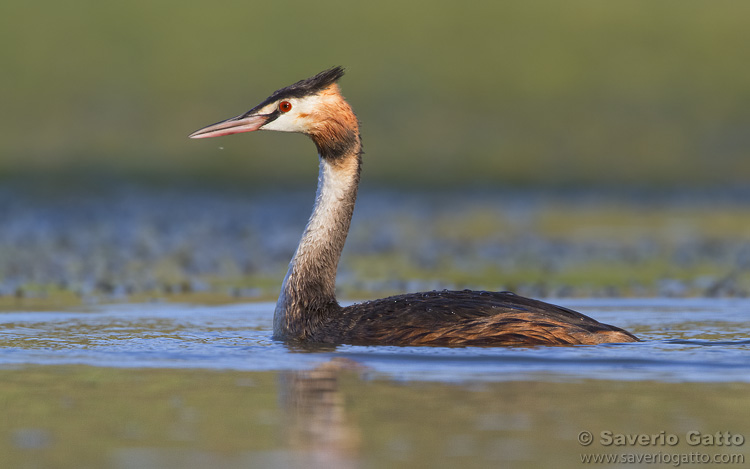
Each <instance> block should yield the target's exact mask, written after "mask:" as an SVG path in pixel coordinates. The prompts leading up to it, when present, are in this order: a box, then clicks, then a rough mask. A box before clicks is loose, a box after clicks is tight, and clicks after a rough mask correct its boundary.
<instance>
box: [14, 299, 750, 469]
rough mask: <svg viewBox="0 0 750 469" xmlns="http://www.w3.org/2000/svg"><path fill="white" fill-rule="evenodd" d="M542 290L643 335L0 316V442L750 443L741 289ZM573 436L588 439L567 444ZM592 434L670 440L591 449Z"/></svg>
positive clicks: (112, 310)
mask: <svg viewBox="0 0 750 469" xmlns="http://www.w3.org/2000/svg"><path fill="white" fill-rule="evenodd" d="M558 303H561V304H563V305H564V306H569V307H572V308H575V309H578V310H579V311H582V312H583V313H585V314H589V315H591V316H593V317H595V318H597V319H599V320H601V321H603V322H608V323H612V324H616V325H618V326H621V327H624V328H627V329H629V330H631V331H633V332H634V333H636V334H637V335H638V336H639V337H641V338H642V339H643V342H640V343H632V344H611V345H599V346H576V347H528V348H479V347H469V348H440V347H363V346H338V347H311V348H305V349H300V348H298V347H290V346H287V345H285V344H283V343H279V342H275V341H273V340H271V332H270V328H271V316H272V311H273V305H272V304H269V303H249V304H231V305H223V306H195V305H181V304H165V303H146V304H121V305H107V306H96V307H88V308H85V309H78V310H67V311H49V312H5V313H0V340H2V344H3V347H2V349H0V380H2V383H3V386H2V387H1V388H0V389H2V390H0V402H2V403H3V404H2V405H3V414H4V415H5V418H4V419H3V420H2V423H1V424H0V452H2V454H4V455H8V457H9V461H10V462H11V463H12V465H11V466H9V467H127V468H130V467H181V468H184V467H209V466H213V467H269V466H276V467H290V466H292V467H294V466H299V467H316V466H318V467H454V466H457V465H460V466H466V467H500V466H502V467H553V466H554V467H568V466H569V467H574V466H578V465H579V464H580V461H581V459H580V458H581V457H583V456H582V455H586V454H616V455H618V457H619V455H631V456H633V455H634V454H640V455H644V454H651V453H657V452H662V454H666V453H669V454H670V455H680V454H683V453H684V454H687V453H689V452H691V451H692V452H694V453H695V452H700V453H701V454H704V455H707V457H711V458H714V457H727V458H731V457H734V458H739V457H743V458H746V457H748V456H750V454H748V447H750V443H745V444H743V445H741V446H716V445H713V446H705V445H700V446H697V447H696V446H691V445H688V444H687V441H686V434H687V432H691V431H692V432H703V433H706V434H708V433H710V434H714V433H715V432H717V431H718V432H730V433H732V434H740V435H742V436H743V438H750V423H748V422H750V361H748V360H747V357H748V352H750V340H749V339H748V338H747V331H748V330H750V314H749V313H750V300H747V299H720V300H716V299H645V300H638V299H589V300H572V299H568V300H560V301H558ZM584 431H589V432H592V435H594V437H595V440H594V442H593V444H591V445H590V446H583V445H581V444H580V443H579V442H578V440H577V438H578V437H579V434H580V433H581V432H584ZM608 431H609V432H613V433H615V434H617V433H623V434H624V433H648V434H659V432H664V434H665V435H671V434H674V435H675V436H677V438H678V439H679V443H678V444H677V445H675V446H669V445H656V446H655V445H647V446H635V447H633V446H626V447H613V446H605V445H603V444H601V441H600V440H599V435H600V433H601V432H608ZM622 457H625V456H622ZM735 462H736V461H735ZM668 466H674V464H667V465H662V466H659V465H656V467H668ZM684 466H685V467H692V466H691V465H690V464H684ZM628 467H630V465H629V466H628ZM636 467H638V465H636ZM740 467H741V465H740Z"/></svg>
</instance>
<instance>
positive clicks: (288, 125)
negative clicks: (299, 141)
mask: <svg viewBox="0 0 750 469" xmlns="http://www.w3.org/2000/svg"><path fill="white" fill-rule="evenodd" d="M261 130H275V131H278V132H304V129H302V128H300V126H299V125H298V123H297V119H295V118H294V116H291V115H289V114H282V115H280V116H279V117H278V118H276V120H273V121H271V122H269V123H268V124H266V125H264V126H263V127H261Z"/></svg>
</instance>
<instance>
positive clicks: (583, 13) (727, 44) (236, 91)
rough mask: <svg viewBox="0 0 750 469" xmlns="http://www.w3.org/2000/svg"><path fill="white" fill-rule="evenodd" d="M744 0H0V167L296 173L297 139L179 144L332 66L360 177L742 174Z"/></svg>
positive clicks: (634, 179)
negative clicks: (361, 151)
mask: <svg viewBox="0 0 750 469" xmlns="http://www.w3.org/2000/svg"><path fill="white" fill-rule="evenodd" d="M748 18H750V3H747V2H733V1H716V2H706V1H687V0H674V1H653V0H637V1H636V0H633V1H628V2H613V1H578V0H575V1H566V2H560V1H557V0H536V1H507V2H448V1H442V0H436V1H433V2H429V3H425V2H412V1H404V0H400V1H392V0H383V1H379V2H344V1H327V0H319V1H276V2H253V1H221V2H192V3H191V2H181V1H180V2H178V1H175V0H160V1H149V2H146V1H130V2H99V1H83V0H73V1H67V2H55V1H51V0H40V1H37V2H21V1H14V0H10V1H5V2H3V3H2V6H0V61H1V63H2V68H1V70H0V96H1V97H2V99H1V103H0V104H1V107H2V112H0V128H2V138H1V139H0V178H1V179H0V180H6V181H8V180H14V181H18V180H26V179H28V180H40V181H47V182H50V181H55V182H57V183H65V182H66V181H67V182H70V183H77V182H79V181H84V180H93V181H97V180H99V181H102V180H103V181H111V180H120V179H121V180H135V181H146V182H153V183H156V184H160V183H173V182H181V181H182V182H190V183H193V182H204V183H208V184H216V185H220V186H246V187H257V186H267V185H274V186H278V185H283V184H296V183H297V182H298V181H308V183H309V184H313V183H314V174H315V166H316V161H315V157H314V147H313V146H312V145H311V144H310V143H309V142H308V141H306V139H305V138H304V137H302V136H291V137H290V136H289V135H283V134H274V133H270V132H267V133H262V134H260V135H253V136H234V137H228V138H225V139H209V140H206V141H192V140H189V139H187V138H186V136H187V134H188V133H190V132H191V131H193V130H195V129H197V128H199V127H202V126H204V125H206V124H210V123H212V122H215V121H218V120H221V119H224V118H228V117H231V116H234V115H236V114H239V113H242V112H244V111H246V110H248V109H249V108H250V107H252V106H254V105H255V104H256V103H258V102H259V101H260V100H262V99H264V98H265V97H266V96H267V95H268V94H270V93H271V92H272V91H273V90H275V89H277V88H280V87H282V86H286V85H288V84H291V83H293V82H294V81H296V80H298V79H301V78H305V77H307V76H310V75H312V74H314V73H317V72H318V71H320V70H323V69H325V68H327V67H330V66H333V65H343V66H345V67H346V68H347V69H348V74H347V76H346V77H345V78H344V79H343V81H342V88H343V91H344V94H345V95H346V96H347V97H348V99H349V100H350V102H351V103H352V104H353V106H354V108H355V110H356V112H357V113H358V116H359V117H360V120H361V121H362V124H363V138H364V142H365V148H366V151H367V155H366V166H365V178H364V180H365V181H366V183H368V184H372V185H387V186H390V185H393V186H403V185H404V184H406V183H408V184H410V185H412V184H413V185H418V186H425V187H430V186H432V187H445V186H446V185H448V184H450V185H457V186H462V185H483V186H488V187H497V186H523V185H552V186H569V185H584V186H586V185H589V186H592V185H593V186H600V185H605V186H607V185H620V186H633V185H635V186H639V187H641V186H659V187H664V186H667V187H696V186H698V187H708V188H710V187H716V186H740V185H742V184H746V183H748V182H750V158H748V155H747V148H750V132H748V128H750V60H748V56H747V53H748V52H747V51H748V46H750V28H748Z"/></svg>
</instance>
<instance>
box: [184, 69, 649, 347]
mask: <svg viewBox="0 0 750 469" xmlns="http://www.w3.org/2000/svg"><path fill="white" fill-rule="evenodd" d="M343 74H344V71H343V69H342V68H340V67H335V68H332V69H330V70H326V71H324V72H321V73H319V74H317V75H315V76H314V77H312V78H308V79H306V80H302V81H299V82H297V83H295V84H293V85H291V86H287V87H286V88H282V89H280V90H278V91H276V92H274V93H273V94H272V95H271V96H269V97H268V98H266V100H264V101H263V102H261V103H260V104H258V105H257V106H255V107H254V108H252V109H251V110H249V111H248V112H246V113H244V114H242V115H239V116H237V117H233V118H231V119H227V120H225V121H222V122H218V123H216V124H213V125H209V126H208V127H204V128H202V129H200V130H198V131H196V132H193V133H192V134H191V135H190V137H191V138H206V137H218V136H222V135H230V134H235V133H239V132H251V131H254V130H278V131H281V132H299V133H303V134H306V135H308V136H309V137H310V138H311V139H312V141H313V142H314V143H315V146H316V147H317V149H318V155H319V157H320V175H319V178H318V193H317V197H316V201H315V207H314V209H313V213H312V215H311V216H310V220H309V222H308V224H307V227H306V228H305V232H304V234H303V235H302V239H301V241H300V243H299V246H298V247H297V252H296V253H295V254H294V258H293V259H292V261H291V263H290V265H289V271H288V272H287V275H286V278H285V279H284V284H283V286H282V288H281V295H280V296H279V300H278V302H277V303H276V311H275V313H274V338H275V339H281V340H290V341H304V342H323V343H350V344H393V345H536V344H547V345H568V344H598V343H603V342H633V341H637V340H638V339H637V338H636V337H635V336H633V335H632V334H630V333H629V332H627V331H624V330H622V329H619V328H617V327H613V326H609V325H606V324H602V323H599V322H597V321H595V320H594V319H591V318H589V317H587V316H584V315H583V314H580V313H577V312H575V311H572V310H569V309H566V308H562V307H560V306H555V305H551V304H548V303H544V302H541V301H537V300H532V299H528V298H524V297H521V296H517V295H514V294H512V293H507V292H484V291H469V290H464V291H442V292H438V291H433V292H426V293H412V294H407V295H399V296H392V297H389V298H383V299H380V300H375V301H368V302H366V303H362V304H355V305H352V306H347V307H341V306H340V305H339V304H338V302H337V301H336V294H335V282H336V269H337V266H338V262H339V258H340V257H341V251H342V250H343V248H344V242H345V241H346V235H347V233H348V231H349V223H350V221H351V218H352V212H353V210H354V201H355V199H356V197H357V186H358V184H359V173H360V165H361V162H362V142H361V139H360V134H359V122H358V121H357V117H356V116H355V115H354V112H353V111H352V108H351V107H350V106H349V104H348V103H347V102H346V101H345V100H344V98H343V96H342V95H341V93H340V91H339V87H338V85H337V84H336V81H337V80H338V79H339V78H341V76H342V75H343Z"/></svg>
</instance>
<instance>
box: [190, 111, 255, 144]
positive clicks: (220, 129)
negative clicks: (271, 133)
mask: <svg viewBox="0 0 750 469" xmlns="http://www.w3.org/2000/svg"><path fill="white" fill-rule="evenodd" d="M266 121H268V116H264V115H260V114H253V115H250V116H245V115H244V114H243V115H241V116H237V117H232V118H231V119H227V120H225V121H221V122H217V123H216V124H211V125H209V126H206V127H203V128H202V129H200V130H196V131H195V132H193V133H192V134H190V135H188V137H190V138H208V137H222V136H224V135H232V134H238V133H241V132H252V131H254V130H258V129H259V128H260V127H261V126H262V125H263V124H265V123H266Z"/></svg>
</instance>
